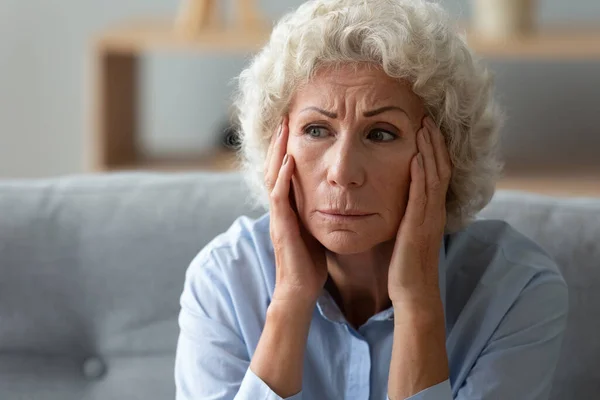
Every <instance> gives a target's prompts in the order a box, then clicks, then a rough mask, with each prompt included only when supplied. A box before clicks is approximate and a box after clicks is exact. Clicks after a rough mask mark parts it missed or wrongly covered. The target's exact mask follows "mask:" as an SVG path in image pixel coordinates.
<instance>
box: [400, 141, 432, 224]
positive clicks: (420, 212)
mask: <svg viewBox="0 0 600 400" xmlns="http://www.w3.org/2000/svg"><path fill="white" fill-rule="evenodd" d="M418 157H419V153H418V154H417V155H416V156H414V157H413V159H412V160H411V163H410V177H411V181H410V189H409V192H408V205H407V206H406V212H405V214H404V218H403V219H405V220H406V223H407V224H408V225H409V226H410V227H413V228H415V227H419V226H421V225H422V224H423V222H424V220H425V207H426V205H427V194H426V192H425V171H424V169H423V167H421V166H420V165H419V162H418Z"/></svg>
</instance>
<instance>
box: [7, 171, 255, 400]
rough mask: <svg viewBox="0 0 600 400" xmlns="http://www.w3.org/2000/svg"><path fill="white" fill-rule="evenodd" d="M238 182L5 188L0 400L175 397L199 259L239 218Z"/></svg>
mask: <svg viewBox="0 0 600 400" xmlns="http://www.w3.org/2000/svg"><path fill="white" fill-rule="evenodd" d="M246 193H247V191H246V190H245V188H244V187H242V185H241V181H240V179H239V176H237V175H236V174H198V173H193V174H192V173H190V174H150V173H148V174H146V173H127V174H117V175H110V176H93V177H91V176H71V177H63V178H60V179H45V180H33V181H1V182H0V399H2V400H4V399H6V400H16V399H19V400H21V399H22V400H42V399H43V400H82V399H86V400H111V399H115V400H117V399H118V400H123V399H127V400H138V399H139V400H153V399H173V398H174V395H175V386H174V379H173V368H174V354H175V348H176V341H177V336H178V334H179V329H178V324H177V316H178V313H179V296H180V295H181V291H182V289H183V281H184V273H185V270H186V269H187V267H188V265H189V263H190V261H191V260H192V258H193V257H194V256H195V255H196V254H197V253H198V251H199V250H200V249H201V248H202V247H204V245H205V244H206V243H208V241H209V240H211V239H212V238H213V237H214V236H215V235H216V234H217V233H219V232H223V231H225V230H226V229H227V228H228V227H229V226H230V225H231V223H232V222H233V220H234V219H235V218H236V217H237V216H239V215H241V214H247V215H253V216H258V215H259V214H260V212H258V211H256V210H254V211H252V210H251V209H250V207H249V206H248V205H247V204H246Z"/></svg>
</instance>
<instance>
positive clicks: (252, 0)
mask: <svg viewBox="0 0 600 400" xmlns="http://www.w3.org/2000/svg"><path fill="white" fill-rule="evenodd" d="M218 3H219V4H218ZM223 3H224V2H223V0H182V2H181V5H180V6H179V12H178V15H177V19H176V21H175V27H176V30H177V31H178V32H179V33H181V34H182V35H184V36H187V37H195V36H197V35H199V34H200V33H201V32H202V31H203V30H207V29H222V28H223V26H224V21H223V18H222V15H221V12H222V10H221V9H220V8H222V6H223ZM219 6H221V7H219ZM234 12H235V18H234V26H233V27H229V28H230V29H232V30H251V29H256V28H261V27H262V26H263V25H265V23H264V19H263V18H262V17H261V15H260V12H259V11H258V7H257V5H256V0H235V4H234Z"/></svg>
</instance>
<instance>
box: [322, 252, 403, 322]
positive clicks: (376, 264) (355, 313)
mask: <svg viewBox="0 0 600 400" xmlns="http://www.w3.org/2000/svg"><path fill="white" fill-rule="evenodd" d="M393 245H394V243H393V241H392V242H391V243H390V242H386V243H383V244H381V245H379V246H377V247H375V248H373V249H371V250H370V251H368V252H365V253H359V254H350V255H340V254H335V253H329V252H328V253H327V269H328V271H329V279H328V281H327V284H326V286H325V288H326V289H327V291H328V292H329V293H330V294H331V296H332V297H333V299H334V300H335V302H336V303H337V305H338V307H339V308H340V310H341V311H342V313H343V314H344V315H345V317H346V319H347V320H348V322H350V324H351V325H352V326H354V327H355V328H358V327H360V326H361V325H362V324H364V323H365V322H366V321H367V320H368V319H369V318H370V317H372V316H373V315H375V314H377V313H378V312H380V311H383V310H385V309H387V308H389V307H390V306H391V302H390V298H389V296H388V269H389V264H390V260H391V257H392V251H393Z"/></svg>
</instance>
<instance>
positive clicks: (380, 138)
mask: <svg viewBox="0 0 600 400" xmlns="http://www.w3.org/2000/svg"><path fill="white" fill-rule="evenodd" d="M367 137H368V138H369V139H370V140H373V141H375V142H391V141H392V140H395V139H396V138H397V137H398V136H397V135H395V134H393V133H390V132H388V131H383V130H381V129H377V130H372V131H371V132H369V134H368V135H367Z"/></svg>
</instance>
